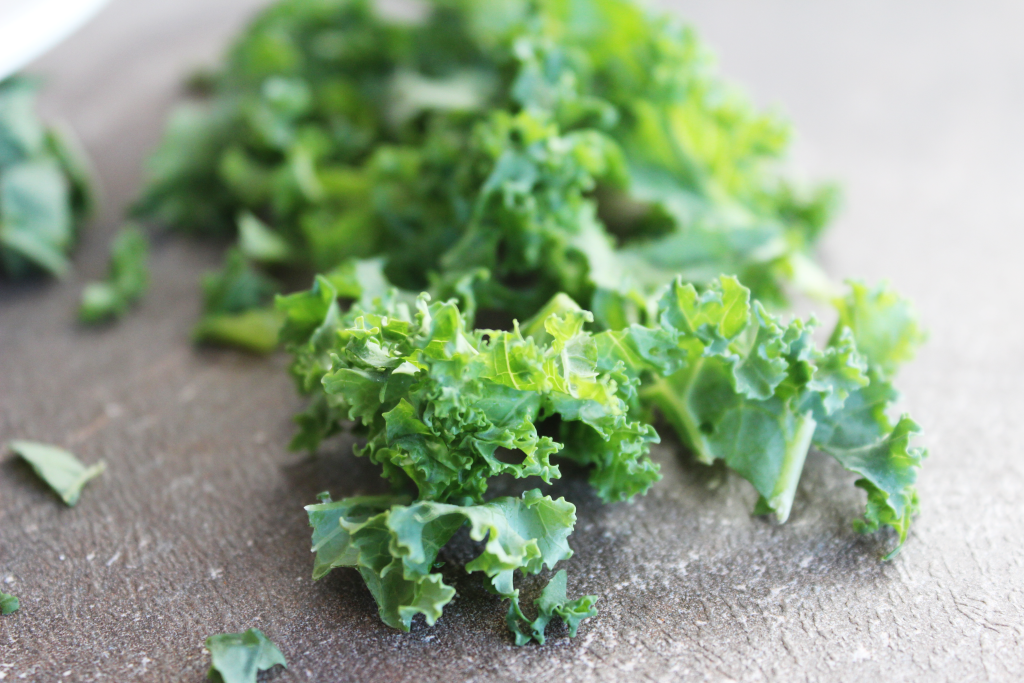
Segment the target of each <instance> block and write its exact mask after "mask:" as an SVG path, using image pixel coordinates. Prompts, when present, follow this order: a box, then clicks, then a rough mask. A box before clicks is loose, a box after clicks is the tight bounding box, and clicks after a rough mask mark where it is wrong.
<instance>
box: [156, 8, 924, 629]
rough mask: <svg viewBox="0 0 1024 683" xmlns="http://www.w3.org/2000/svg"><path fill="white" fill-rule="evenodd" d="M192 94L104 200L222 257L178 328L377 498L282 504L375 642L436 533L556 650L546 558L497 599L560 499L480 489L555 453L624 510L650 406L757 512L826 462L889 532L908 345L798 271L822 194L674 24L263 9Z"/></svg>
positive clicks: (869, 307) (582, 605) (809, 247)
mask: <svg viewBox="0 0 1024 683" xmlns="http://www.w3.org/2000/svg"><path fill="white" fill-rule="evenodd" d="M209 84H210V91H211V96H210V98H209V99H208V100H207V101H205V102H204V103H202V104H200V105H198V106H197V105H194V104H193V105H190V108H188V109H183V110H182V111H180V112H179V113H178V114H176V115H175V116H174V117H173V118H172V120H171V122H170V124H169V127H168V132H167V135H166V137H165V142H164V144H163V145H162V146H161V147H160V149H159V150H158V151H157V153H156V154H155V155H154V156H153V158H152V160H151V164H150V168H149V175H150V180H149V184H148V186H147V188H146V190H145V192H144V194H143V196H142V198H141V199H140V201H139V203H138V206H137V210H138V212H139V213H140V215H143V216H146V217H149V218H151V219H155V220H158V221H161V222H163V223H166V224H169V225H172V226H174V227H177V228H179V229H181V230H184V231H188V232H191V233H195V234H205V235H212V236H217V237H225V236H228V237H231V236H233V237H235V238H236V239H237V243H236V246H234V247H232V248H231V249H230V250H229V251H228V254H227V256H226V258H225V264H224V267H223V269H222V270H221V271H220V272H219V273H218V274H215V275H211V276H210V277H208V278H207V280H206V281H205V283H204V287H205V293H206V300H205V315H204V318H203V320H202V321H201V322H200V325H199V327H198V328H197V332H196V336H197V338H199V339H204V340H213V341H218V342H221V343H230V344H235V345H240V346H245V347H248V348H251V349H262V350H268V351H269V350H271V349H272V348H274V345H275V340H277V339H279V340H280V342H282V343H284V344H285V345H286V347H287V348H288V351H289V352H290V353H291V354H292V358H293V360H292V364H291V368H290V369H291V373H292V375H293V377H294V379H295V382H296V385H297V387H298V389H299V391H300V392H302V393H304V394H307V395H308V396H309V404H308V407H307V409H306V410H305V411H304V412H303V413H301V414H300V415H299V416H298V417H297V418H296V421H297V423H298V425H299V429H298V432H297V434H296V436H295V439H294V440H293V443H292V446H293V447H294V448H299V449H309V450H315V449H316V448H317V447H318V445H319V444H320V443H321V442H322V440H323V439H325V438H328V437H330V436H331V435H333V434H336V433H338V432H340V431H341V430H343V429H345V428H348V427H351V429H352V430H353V432H354V433H356V434H357V435H358V436H359V437H360V438H361V443H360V445H359V447H358V448H357V454H358V455H360V456H362V457H366V458H368V459H369V460H370V461H371V462H372V463H374V464H375V465H377V466H379V467H380V471H381V474H382V476H383V477H384V478H385V479H386V480H388V481H389V482H390V484H391V485H392V487H393V489H394V494H393V495H391V496H375V497H355V498H348V499H343V500H339V501H331V500H330V498H329V497H325V498H324V499H323V500H322V501H321V503H319V504H317V505H312V506H310V507H309V508H307V511H308V513H309V518H310V523H311V525H312V526H313V547H314V551H315V552H316V560H315V564H314V577H315V578H319V577H321V576H323V575H324V574H325V573H326V572H328V571H330V570H331V569H333V568H336V567H351V568H355V569H357V570H358V571H359V572H360V574H361V575H362V577H363V579H364V580H365V582H366V584H367V586H368V588H369V590H370V592H371V593H372V594H373V596H374V598H375V600H376V601H377V604H378V607H379V609H380V614H381V618H382V619H383V621H384V622H385V623H387V624H389V625H391V626H394V627H396V628H400V629H404V630H408V629H409V628H410V625H411V622H412V619H413V618H414V617H415V616H416V615H417V614H422V615H424V618H425V620H426V622H427V623H428V624H433V623H434V622H435V621H436V620H437V619H438V618H440V616H441V614H442V611H443V608H444V606H445V605H446V604H447V603H448V602H449V601H450V600H452V599H453V597H454V589H453V588H452V587H450V586H448V585H446V584H445V583H444V581H443V580H442V576H441V574H440V573H438V572H437V571H435V569H434V564H435V562H436V560H437V557H438V553H439V552H440V551H441V549H442V548H443V546H444V545H445V544H446V543H447V542H448V541H449V540H450V539H451V538H452V536H453V534H455V533H456V531H457V530H458V529H459V528H461V527H463V526H468V527H469V535H470V537H471V538H472V539H474V540H475V541H477V542H478V543H481V544H483V545H482V550H481V552H480V554H479V556H478V557H477V558H476V559H474V560H473V561H472V562H470V563H468V564H467V565H466V567H465V568H466V569H467V571H469V572H475V571H480V572H483V574H484V575H485V576H486V577H487V578H488V583H487V585H488V587H489V589H490V590H492V591H493V592H494V593H496V594H498V595H500V596H502V597H503V598H505V599H507V600H509V603H510V605H509V612H508V616H507V623H508V626H509V628H510V629H511V631H512V632H513V634H514V636H515V639H516V642H517V643H519V644H523V643H525V642H527V641H528V640H536V641H538V642H543V640H544V638H545V629H546V627H547V625H548V623H549V622H550V621H551V620H552V619H554V618H556V617H557V618H560V619H562V620H563V621H564V622H565V623H566V624H567V626H568V628H569V631H570V633H575V631H576V629H577V627H578V625H579V623H580V621H581V620H583V619H585V618H587V617H589V616H592V615H593V614H595V611H594V609H593V605H594V601H595V600H596V598H595V597H594V596H586V597H582V598H579V599H575V600H569V599H568V597H567V595H566V584H567V575H566V574H565V573H564V572H562V571H559V572H558V573H556V574H554V576H553V578H552V579H551V580H550V581H549V583H548V585H547V587H546V588H545V589H544V590H543V591H542V592H541V594H540V597H539V598H538V599H537V600H536V601H535V602H534V606H535V607H536V613H537V616H536V617H535V618H534V619H532V620H531V619H530V618H529V617H527V616H526V614H525V613H524V611H523V609H522V606H521V605H520V599H519V589H518V588H516V587H515V584H514V578H515V572H516V571H520V572H525V573H537V572H539V571H541V569H542V567H547V568H548V569H554V565H555V564H556V563H557V562H559V561H561V560H563V559H567V558H568V557H569V555H570V554H571V551H570V550H569V546H568V541H567V539H568V536H569V534H570V533H571V531H572V529H573V526H574V523H575V508H573V506H572V505H571V504H570V503H568V502H566V501H564V500H561V499H560V500H552V499H551V498H550V497H549V496H546V495H544V494H543V493H542V491H541V490H540V489H534V490H531V491H529V492H528V493H526V494H525V495H524V496H523V497H522V498H507V497H506V498H497V499H491V498H489V496H488V489H489V486H490V483H491V479H492V478H493V477H497V476H510V477H514V478H526V477H537V478H538V479H539V480H540V481H541V482H543V484H544V485H545V486H546V485H548V484H550V483H551V482H552V481H553V480H554V479H557V478H558V477H559V476H560V474H561V472H560V470H559V462H560V460H559V459H560V458H567V459H569V460H572V461H574V462H576V463H578V464H580V465H582V466H584V467H585V468H586V469H587V471H588V473H589V475H588V476H589V481H590V483H591V485H592V486H593V488H594V491H595V493H596V494H597V495H598V496H599V497H600V498H601V499H602V500H605V501H609V502H611V501H621V500H628V499H630V498H632V497H634V496H636V495H643V494H644V493H646V492H647V491H648V490H649V489H650V487H651V486H652V485H653V484H654V483H655V482H656V481H657V480H658V478H659V474H658V468H657V466H656V465H655V464H654V463H652V462H651V460H650V458H649V453H648V452H649V448H650V445H651V444H652V443H657V442H658V440H659V436H658V434H657V432H656V431H655V428H654V426H653V423H655V421H658V420H660V422H657V424H665V425H667V427H668V428H669V429H671V430H673V431H674V432H675V433H676V435H677V437H678V439H679V441H680V442H681V443H682V444H683V445H685V447H686V448H687V449H688V450H690V451H692V453H693V454H694V456H695V457H696V458H697V459H698V460H699V461H701V462H704V463H709V464H710V463H713V462H715V461H719V460H720V461H723V462H724V463H725V464H726V465H727V466H728V467H729V468H731V469H732V470H734V471H735V472H737V473H738V474H739V475H740V476H742V477H743V478H745V479H746V480H747V481H749V482H750V483H751V485H752V486H753V487H754V489H755V490H756V491H757V492H758V493H759V496H760V500H759V502H758V504H757V509H756V512H758V513H762V514H766V513H772V514H774V515H775V518H776V519H777V520H779V521H785V520H786V519H787V517H788V516H789V515H790V512H791V510H792V505H793V501H794V496H795V494H796V491H797V487H798V484H799V480H800V476H801V473H802V471H803V468H804V464H805V461H806V458H807V455H808V452H809V451H810V450H811V449H818V450H821V451H823V452H825V453H828V454H830V455H831V456H833V457H834V458H835V459H836V460H837V461H838V462H839V463H840V464H841V465H842V466H843V467H845V468H846V469H847V470H849V471H851V472H853V473H855V474H856V475H857V477H858V480H857V486H859V487H861V488H862V489H864V490H865V492H866V495H867V505H866V511H865V513H864V516H863V519H861V520H859V521H858V522H857V524H856V525H857V528H859V529H861V530H862V531H874V530H876V529H878V528H880V527H881V526H888V527H891V528H892V529H893V530H894V531H895V533H896V534H897V535H898V537H899V545H897V549H898V548H899V547H900V546H901V545H902V543H903V542H904V541H905V539H906V537H907V533H908V529H909V524H910V520H911V518H912V516H913V514H914V512H915V510H916V507H917V494H916V491H915V488H914V486H915V482H916V477H917V473H918V470H919V468H920V464H921V461H922V459H923V458H924V456H925V453H924V451H923V450H922V449H920V448H919V447H916V446H914V445H912V443H911V442H912V437H913V436H914V434H915V433H916V432H917V426H916V424H915V423H914V422H913V421H912V420H911V419H910V418H909V417H906V416H903V417H900V418H898V419H896V418H895V417H893V416H892V415H891V414H890V412H891V409H892V405H893V403H894V401H895V399H896V392H895V389H894V388H893V386H892V381H893V378H894V376H895V373H896V370H897V368H898V366H899V365H900V364H901V363H902V362H904V361H905V360H907V359H908V358H910V357H911V356H912V355H913V352H914V350H915V348H916V346H917V344H919V343H920V342H921V341H922V340H923V333H922V332H921V330H920V328H919V327H918V325H917V322H916V318H915V316H914V314H913V312H912V310H911V308H910V306H909V304H908V303H907V302H906V301H905V300H903V299H901V298H900V297H899V296H897V295H896V294H895V293H893V292H892V291H891V290H890V289H888V287H887V286H881V287H877V288H874V289H870V288H868V287H866V286H865V285H862V284H860V283H851V284H850V289H849V293H848V295H846V294H844V292H843V290H842V289H841V288H839V287H838V286H836V285H835V284H833V283H832V282H831V281H829V279H828V277H827V276H825V274H824V273H822V272H821V271H820V269H819V268H818V267H817V266H816V265H815V262H814V259H813V249H814V245H815V243H816V241H817V240H818V238H819V236H820V234H821V232H822V230H823V228H824V226H825V225H826V223H827V222H828V219H829V216H830V214H831V212H832V209H833V207H834V205H835V200H836V192H835V191H834V189H832V188H830V187H820V188H816V189H803V188H798V187H796V186H795V185H794V184H793V183H791V182H790V181H789V180H787V179H786V177H785V176H784V175H783V174H782V172H781V165H780V163H779V162H780V160H781V159H782V158H783V156H784V154H785V151H786V147H787V144H788V138H789V131H788V128H787V126H786V125H785V124H783V123H782V122H781V121H779V120H778V119H777V118H775V117H774V116H769V115H765V114H762V113H760V112H758V111H756V110H754V108H753V107H751V106H750V105H749V104H748V103H747V102H746V101H745V100H744V99H743V98H742V97H741V96H739V95H738V94H737V93H736V91H735V90H734V89H733V88H732V87H731V86H729V85H728V84H726V83H724V82H723V81H722V80H721V79H720V78H719V77H718V75H717V74H716V72H715V70H714V68H713V64H712V61H711V58H710V57H709V55H708V52H707V50H706V49H705V48H704V46H703V45H702V44H701V43H700V42H699V41H698V40H697V38H696V36H695V35H694V33H693V32H692V31H691V30H689V29H687V28H684V27H682V26H681V25H679V24H678V23H677V22H675V21H672V20H671V19H668V18H664V17H660V16H656V15H652V14H648V13H647V12H645V11H644V10H642V9H641V8H640V7H638V5H637V4H634V3H633V2H632V1H630V0H571V1H570V0H553V1H552V2H543V3H540V2H520V1H519V0H501V1H499V2H479V1H478V0H434V1H432V2H428V3H426V7H425V12H424V16H423V17H422V18H420V19H418V20H415V21H398V20H395V19H393V18H388V17H387V16H385V15H384V14H382V13H380V12H377V11H376V9H375V6H374V4H373V3H371V2H370V1H369V0H331V1H330V2H319V3H310V2H305V1H303V0H281V1H279V2H278V3H277V4H276V5H274V6H272V7H271V8H270V9H268V10H267V11H265V12H264V13H263V14H262V15H261V16H260V17H259V18H257V20H256V21H255V22H254V23H253V24H252V26H251V27H250V28H249V29H248V30H247V31H246V32H245V33H244V34H243V35H242V36H241V38H240V39H239V40H238V42H237V43H236V45H235V46H234V48H233V50H232V51H231V53H230V55H229V57H228V61H227V64H226V66H225V68H224V69H223V71H222V72H221V73H220V74H218V75H216V76H215V77H213V78H212V79H211V80H210V82H209ZM313 273H320V275H317V276H316V277H315V279H314V284H313V287H312V288H311V289H310V290H308V291H304V292H297V293H292V294H287V295H285V296H278V297H277V299H276V304H275V307H274V308H273V309H272V308H271V306H270V299H271V297H272V296H273V295H274V294H275V292H278V291H282V290H285V287H284V286H283V285H282V284H281V283H283V282H287V281H293V280H292V279H291V278H294V277H296V275H297V274H298V275H301V274H308V275H312V274H313ZM793 290H798V291H802V292H803V293H805V294H808V295H811V296H813V297H815V298H817V299H819V300H821V301H824V302H830V303H832V304H833V305H835V307H836V308H837V309H838V313H839V322H838V324H837V326H836V328H835V330H834V331H833V333H832V335H831V337H830V338H829V339H828V342H827V343H826V344H825V345H824V346H819V345H817V344H816V343H815V342H814V329H815V326H816V324H817V323H816V322H815V320H814V319H810V320H807V321H804V320H799V319H793V320H784V319H783V318H781V317H780V316H779V311H780V309H784V307H785V306H786V304H787V294H788V293H790V292H791V291H793ZM484 321H486V322H484ZM478 322H479V323H480V324H479V327H478ZM491 328H495V329H491Z"/></svg>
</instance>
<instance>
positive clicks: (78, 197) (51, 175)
mask: <svg viewBox="0 0 1024 683" xmlns="http://www.w3.org/2000/svg"><path fill="white" fill-rule="evenodd" d="M36 87H37V86H36V84H35V83H34V82H33V81H31V80H29V79H28V78H25V77H21V76H13V77H11V78H8V79H6V80H3V81H0V272H3V273H5V274H6V275H7V276H9V277H14V278H17V277H22V276H25V275H27V274H29V273H32V272H35V271H42V272H46V273H48V274H50V275H54V276H61V275H64V274H65V273H66V272H67V270H68V267H69V264H68V253H69V252H70V251H71V248H72V247H73V246H74V244H75V241H76V238H77V236H78V229H79V227H80V226H81V224H82V223H83V222H84V220H85V218H86V217H87V215H88V213H89V211H90V210H91V207H92V192H91V188H90V183H89V174H88V168H87V165H86V163H85V162H84V160H83V156H82V155H81V153H80V152H79V151H78V149H77V147H76V146H75V145H74V144H73V143H72V141H71V139H70V137H69V136H68V135H67V134H66V133H62V132H58V131H57V130H55V129H47V128H45V127H44V126H43V124H42V122H41V121H40V120H39V119H38V117H37V115H36V113H35V110H34V100H35V91H36Z"/></svg>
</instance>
